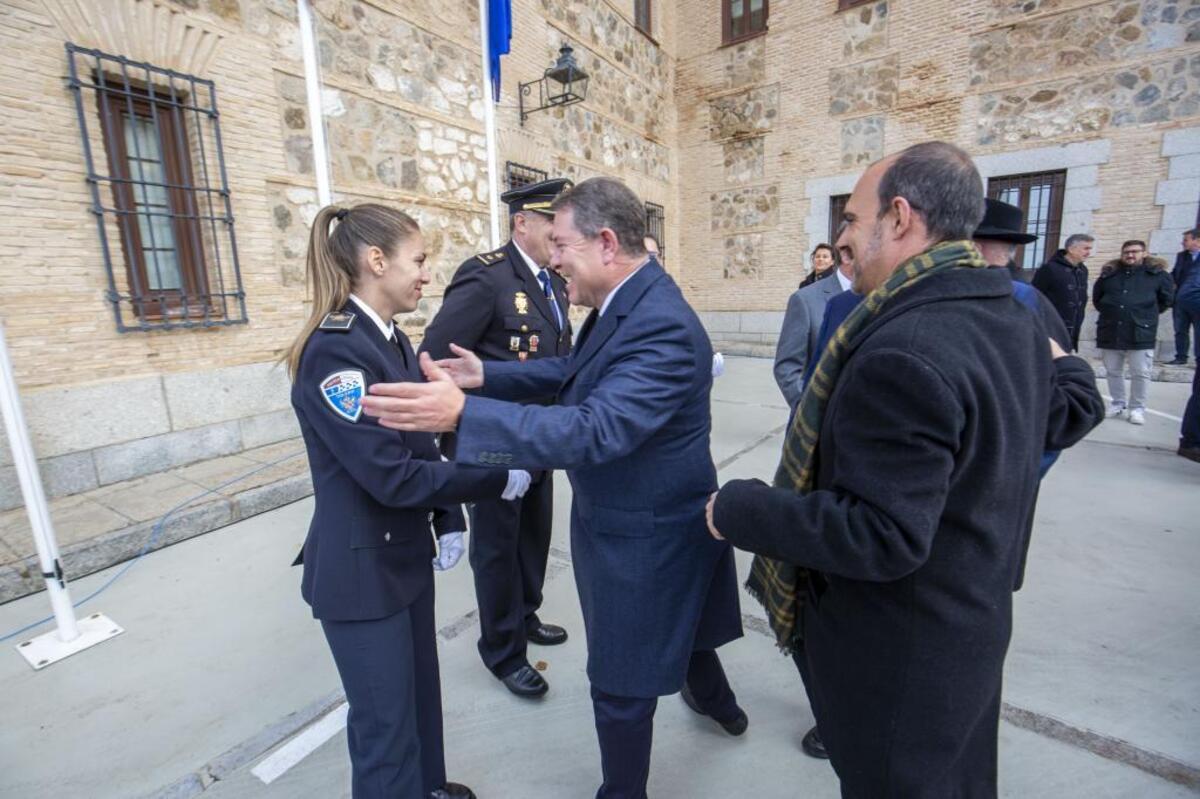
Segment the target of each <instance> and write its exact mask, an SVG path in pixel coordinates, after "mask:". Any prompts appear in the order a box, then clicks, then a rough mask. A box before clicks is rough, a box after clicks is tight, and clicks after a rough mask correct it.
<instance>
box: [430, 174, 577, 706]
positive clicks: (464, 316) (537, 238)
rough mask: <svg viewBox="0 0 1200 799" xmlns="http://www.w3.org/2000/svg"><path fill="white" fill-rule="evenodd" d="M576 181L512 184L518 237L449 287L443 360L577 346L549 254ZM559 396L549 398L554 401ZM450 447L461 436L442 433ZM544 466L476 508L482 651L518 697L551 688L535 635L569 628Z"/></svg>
mask: <svg viewBox="0 0 1200 799" xmlns="http://www.w3.org/2000/svg"><path fill="white" fill-rule="evenodd" d="M569 185H570V181H568V180H564V179H561V178H559V179H555V180H544V181H541V182H540V183H534V184H531V185H528V186H522V187H520V188H517V189H513V190H511V191H508V192H506V193H505V194H503V195H502V196H501V198H500V199H501V200H503V201H504V202H505V203H507V204H508V208H509V214H510V227H511V238H510V240H509V242H508V243H507V244H505V245H504V246H503V247H501V248H500V249H498V250H496V251H494V252H488V253H481V254H479V255H476V256H474V257H472V258H469V259H467V260H466V261H465V262H464V263H463V264H462V266H460V267H459V268H458V271H457V272H456V273H455V275H454V279H453V280H452V281H451V282H450V285H449V286H448V287H447V288H446V291H445V297H444V300H443V302H442V308H441V310H440V311H439V312H438V314H437V316H436V317H435V318H434V319H433V321H432V322H430V324H429V326H428V327H427V328H426V330H425V340H424V343H422V345H421V350H422V351H423V352H428V353H429V354H430V355H431V356H433V357H434V358H435V359H440V358H446V357H449V356H450V355H451V352H450V345H451V344H456V345H458V346H460V347H465V348H467V349H470V350H473V351H474V352H476V353H477V354H478V355H479V357H480V358H483V359H484V360H493V361H526V360H532V359H537V358H543V357H550V358H553V357H555V356H558V355H566V354H568V353H569V352H570V349H571V330H570V323H569V322H568V321H567V309H568V304H567V297H566V283H565V281H564V280H563V279H562V277H560V276H559V275H558V274H557V273H556V272H554V271H553V270H551V269H549V268H547V267H548V265H549V263H550V247H551V245H550V230H551V225H552V222H553V218H554V217H553V214H552V213H551V211H550V203H551V202H552V201H553V200H554V198H555V196H557V195H558V193H559V192H560V191H562V190H563V188H564V187H566V186H569ZM553 399H554V398H553V397H545V398H544V399H543V400H541V402H543V403H544V404H549V403H551V402H552V401H553ZM443 450H444V451H446V453H447V455H451V454H452V452H453V441H452V439H451V438H450V437H449V436H444V437H443ZM551 474H552V473H551V472H541V473H535V474H534V478H533V485H532V486H531V487H530V488H529V492H528V493H527V494H526V495H525V496H524V498H523V499H519V500H516V501H503V500H484V501H481V502H476V503H475V505H474V506H473V508H472V509H471V530H472V535H471V542H470V559H471V568H472V569H473V570H474V573H475V596H476V599H477V601H478V603H479V621H480V628H481V633H482V634H481V636H480V639H479V654H480V655H481V656H482V658H483V662H484V665H486V666H487V667H488V669H489V670H490V671H491V672H492V674H494V675H495V676H496V677H497V678H499V679H500V680H501V681H502V682H503V683H504V685H505V686H506V687H507V688H508V689H509V690H510V691H512V692H513V693H514V694H516V695H518V696H525V697H534V696H541V695H542V694H544V693H546V691H547V690H548V689H549V686H548V685H547V683H546V680H545V679H544V678H543V677H542V676H541V675H540V674H539V673H538V672H537V671H535V670H534V669H533V668H532V667H531V666H530V665H529V661H528V659H527V656H526V643H527V642H532V643H535V644H541V645H543V646H549V645H553V644H561V643H563V642H564V641H566V640H567V632H566V630H564V629H562V628H561V627H558V626H556V625H553V624H544V623H542V621H541V620H540V619H539V618H538V614H537V611H538V608H539V607H540V606H541V604H542V584H543V582H544V581H545V577H546V560H547V557H548V555H549V552H550V532H551V526H552V521H553V505H552V503H553V498H554V484H553V481H552V477H551Z"/></svg>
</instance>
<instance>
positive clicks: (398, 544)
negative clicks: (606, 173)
mask: <svg viewBox="0 0 1200 799" xmlns="http://www.w3.org/2000/svg"><path fill="white" fill-rule="evenodd" d="M331 225H332V226H333V228H332V231H331V230H330V227H331ZM424 261H425V245H424V241H423V239H422V236H421V231H420V230H419V229H418V227H417V224H416V222H414V221H413V220H412V218H410V217H409V216H407V215H406V214H404V213H402V212H400V211H397V210H395V209H392V208H388V207H385V206H382V205H373V204H366V205H359V206H356V207H354V208H350V209H344V208H343V209H339V208H335V207H333V206H330V207H327V208H324V209H322V210H321V211H320V212H319V213H318V214H317V217H316V219H315V220H314V223H313V229H312V238H311V241H310V245H309V254H308V277H309V285H310V286H311V288H312V292H313V313H312V316H311V318H310V319H309V320H308V323H307V324H306V325H305V326H304V328H303V330H302V331H301V334H300V336H299V337H298V338H297V339H296V341H295V343H293V345H292V347H291V349H290V351H289V352H288V355H287V356H286V360H287V364H288V371H289V373H290V375H291V377H292V406H293V408H294V409H295V411H296V417H297V418H298V419H299V422H300V430H301V433H302V434H303V436H304V444H305V447H306V448H307V450H308V459H309V466H310V468H311V470H312V478H313V491H314V494H315V498H316V507H315V510H314V513H313V519H312V523H311V525H310V527H309V531H308V537H307V539H306V540H305V543H304V549H303V550H302V552H301V554H300V557H298V558H297V562H298V563H299V562H302V563H303V564H304V576H303V579H302V585H301V593H302V594H303V596H304V599H305V601H307V602H308V603H309V604H310V605H311V606H312V612H313V616H314V617H315V618H317V619H319V620H320V622H321V628H322V630H323V631H324V633H325V638H326V640H327V641H328V643H329V648H330V650H331V652H332V653H333V659H334V662H335V663H336V664H337V669H338V674H339V675H340V677H341V679H342V685H343V687H344V688H345V691H346V701H347V703H348V704H349V706H350V708H349V711H350V712H349V718H348V730H347V739H348V742H349V748H350V761H351V772H352V791H353V796H354V799H427V798H430V799H450V798H451V797H472V796H474V794H472V793H471V791H470V789H468V788H466V787H464V786H462V785H457V784H454V783H447V782H446V766H445V759H444V756H443V746H442V706H441V687H440V685H439V679H438V659H437V646H436V642H435V638H434V633H435V630H434V616H433V594H434V589H433V569H446V568H449V567H451V566H453V565H454V563H455V562H456V561H457V560H458V557H459V556H461V554H462V544H461V540H462V533H461V532H460V531H462V530H463V529H464V528H465V524H464V520H463V516H462V509H461V508H460V507H459V506H458V505H457V503H460V502H464V501H468V500H477V499H485V498H486V499H499V498H500V497H501V496H505V497H516V496H519V495H520V493H521V492H522V491H523V490H524V489H525V488H526V487H528V482H529V475H528V474H527V473H526V472H507V473H506V472H505V471H502V470H496V469H489V468H478V467H463V466H459V465H457V464H453V463H447V462H444V461H443V460H442V459H441V455H440V453H439V452H438V450H437V446H436V444H435V442H434V439H433V436H432V435H428V434H424V435H422V434H413V433H397V432H394V431H392V430H388V429H386V428H384V427H380V426H379V425H378V424H377V423H376V422H375V420H374V419H372V418H370V417H367V416H363V414H362V406H361V400H362V396H363V394H364V393H365V392H366V390H367V387H368V386H369V385H371V384H372V383H376V382H381V381H388V382H390V381H393V380H402V381H418V382H420V381H421V379H422V378H421V372H420V369H419V367H418V366H417V358H416V355H415V354H414V353H413V350H412V347H411V345H410V344H409V342H408V338H407V336H405V335H404V333H403V332H401V331H400V330H398V329H397V328H396V327H395V325H394V323H393V322H392V317H393V316H395V315H396V314H397V313H404V312H409V311H412V310H414V309H416V307H417V302H418V301H419V300H420V298H421V290H422V287H423V286H424V284H426V283H428V282H429V273H428V271H427V270H426V268H425V265H424ZM431 522H432V524H433V526H434V528H435V529H436V530H437V532H438V535H439V543H440V546H439V551H438V554H437V556H436V557H435V556H434V545H433V536H432V535H431V531H430V524H431ZM431 563H432V566H431Z"/></svg>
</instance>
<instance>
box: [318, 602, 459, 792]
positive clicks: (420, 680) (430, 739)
mask: <svg viewBox="0 0 1200 799" xmlns="http://www.w3.org/2000/svg"><path fill="white" fill-rule="evenodd" d="M433 594H434V590H433V581H432V580H431V581H430V583H429V588H427V589H426V590H425V591H424V592H423V593H422V594H421V595H420V596H419V597H417V599H416V600H414V601H413V603H412V604H411V605H409V606H408V607H407V608H405V609H404V610H401V611H400V612H399V613H395V614H393V615H391V616H388V617H386V618H383V619H372V620H370V621H325V620H322V622H321V627H322V629H323V630H324V631H325V640H326V641H328V642H329V649H330V651H332V652H333V660H334V663H336V664H337V670H338V675H339V676H340V677H341V679H342V687H343V688H344V689H345V691H346V701H347V703H348V704H349V705H350V713H349V717H348V719H347V723H346V739H347V742H348V743H349V747H350V766H351V786H352V787H351V791H352V796H353V797H354V799H421V798H422V797H425V796H428V795H429V792H430V791H432V790H434V789H436V788H441V787H442V786H443V785H445V784H446V763H445V756H444V752H443V749H442V694H441V685H440V683H439V677H438V658H437V642H436V640H435V637H434V636H435V633H436V630H435V627H434V619H433Z"/></svg>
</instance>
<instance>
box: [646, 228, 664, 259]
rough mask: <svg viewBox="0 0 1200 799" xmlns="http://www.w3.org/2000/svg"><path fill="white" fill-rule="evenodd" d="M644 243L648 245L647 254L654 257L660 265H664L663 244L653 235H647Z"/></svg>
mask: <svg viewBox="0 0 1200 799" xmlns="http://www.w3.org/2000/svg"><path fill="white" fill-rule="evenodd" d="M642 243H643V244H645V245H646V252H647V254H649V255H653V256H654V258H655V260H657V261H658V262H659V263H660V264H661V263H663V255H662V244H661V243H659V241H658V239H657V238H655V237H654V234H653V233H647V234H646V238H644V239H643V240H642Z"/></svg>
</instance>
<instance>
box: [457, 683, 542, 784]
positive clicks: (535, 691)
mask: <svg viewBox="0 0 1200 799" xmlns="http://www.w3.org/2000/svg"><path fill="white" fill-rule="evenodd" d="M500 682H502V683H504V687H505V688H507V689H508V690H510V691H512V692H513V693H514V694H516V695H517V696H523V697H535V696H541V695H542V694H544V693H546V692H547V691H549V690H550V683H548V682H546V679H545V678H544V677H542V675H540V674H538V673H537V672H536V671H534V669H533V666H530V665H529V664H528V663H526V664H525V665H524V666H522V667H521V668H519V669H517V670H516V671H514V672H513V673H512V674H510V675H508V676H507V677H501V678H500ZM451 795H453V794H451Z"/></svg>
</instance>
